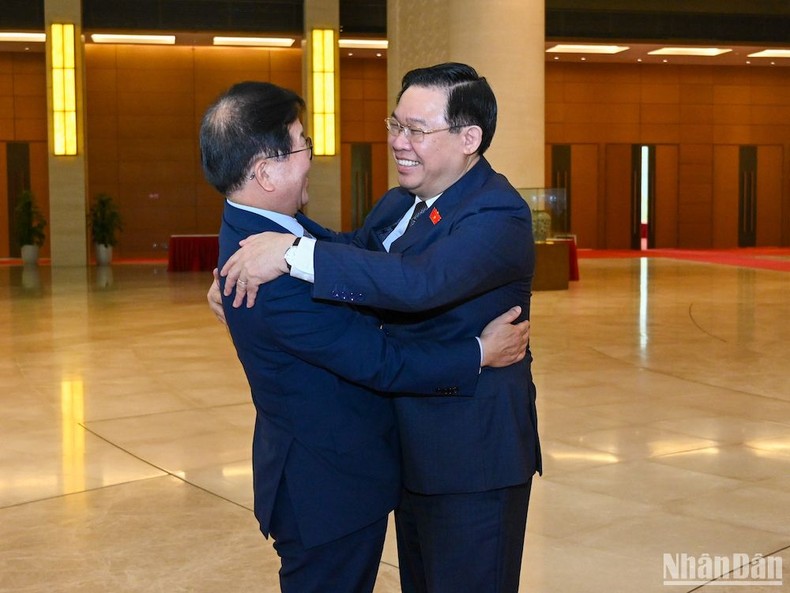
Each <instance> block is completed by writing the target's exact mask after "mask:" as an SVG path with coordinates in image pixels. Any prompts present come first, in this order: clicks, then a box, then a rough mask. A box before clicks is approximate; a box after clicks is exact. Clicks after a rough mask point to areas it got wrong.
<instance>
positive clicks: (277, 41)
mask: <svg viewBox="0 0 790 593" xmlns="http://www.w3.org/2000/svg"><path fill="white" fill-rule="evenodd" d="M295 41H296V39H293V38H291V37H214V45H230V46H235V47H291V46H292V45H293V44H294V42H295Z"/></svg>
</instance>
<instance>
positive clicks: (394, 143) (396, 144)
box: [389, 130, 411, 150]
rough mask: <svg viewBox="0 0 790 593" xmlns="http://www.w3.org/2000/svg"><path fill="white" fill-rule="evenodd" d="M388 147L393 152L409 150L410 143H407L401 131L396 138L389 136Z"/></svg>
mask: <svg viewBox="0 0 790 593" xmlns="http://www.w3.org/2000/svg"><path fill="white" fill-rule="evenodd" d="M389 145H390V147H392V148H393V149H395V150H406V149H408V148H411V142H409V139H408V138H407V137H406V134H405V133H404V132H403V130H399V131H398V135H397V136H393V135H392V134H389Z"/></svg>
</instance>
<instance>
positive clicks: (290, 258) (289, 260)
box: [283, 237, 302, 272]
mask: <svg viewBox="0 0 790 593" xmlns="http://www.w3.org/2000/svg"><path fill="white" fill-rule="evenodd" d="M301 240H302V238H301V237H297V238H296V239H294V242H293V243H292V244H291V246H290V247H289V248H288V249H286V250H285V255H284V256H283V257H285V265H286V266H288V271H289V272H290V271H291V265H292V264H293V262H294V257H296V246H297V245H299V241H301Z"/></svg>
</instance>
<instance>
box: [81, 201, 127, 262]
mask: <svg viewBox="0 0 790 593" xmlns="http://www.w3.org/2000/svg"><path fill="white" fill-rule="evenodd" d="M88 222H89V225H90V229H91V237H93V243H94V245H95V249H96V263H97V264H99V265H100V266H106V265H107V264H109V263H110V262H111V261H112V248H113V245H115V244H116V243H117V242H118V238H117V236H116V233H117V232H118V231H120V230H123V223H122V221H121V212H120V210H118V206H117V205H116V204H115V201H114V200H113V199H112V198H111V197H110V196H108V195H107V194H99V195H98V196H96V199H95V200H94V201H93V204H91V207H90V210H89V212H88Z"/></svg>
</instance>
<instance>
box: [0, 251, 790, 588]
mask: <svg viewBox="0 0 790 593" xmlns="http://www.w3.org/2000/svg"><path fill="white" fill-rule="evenodd" d="M581 278H582V279H581V281H580V282H578V283H573V284H572V286H571V287H570V289H569V290H568V291H556V292H541V293H537V294H536V295H535V297H534V306H533V315H532V320H533V338H532V339H533V353H534V356H535V367H534V371H535V378H536V383H537V386H538V396H539V411H540V423H541V424H540V426H541V434H542V438H543V444H544V451H545V474H544V476H543V477H542V478H541V479H538V480H536V481H535V485H534V488H533V499H532V506H531V509H530V516H529V522H528V528H527V531H528V533H527V545H526V550H525V552H524V562H523V570H522V587H521V590H522V591H525V592H530V593H533V592H534V593H616V592H624V593H626V592H627V593H632V592H638V593H651V592H667V593H672V592H675V591H678V592H688V591H691V590H695V591H696V590H700V591H702V593H706V592H708V591H714V592H718V593H728V592H729V593H732V592H745V593H749V592H753V593H759V592H760V591H768V592H777V591H790V346H788V344H790V273H787V272H777V271H769V270H756V269H748V268H741V267H735V266H723V265H713V264H706V263H699V262H690V261H675V260H672V259H664V258H662V259H657V258H656V259H653V258H650V259H640V258H633V259H587V260H582V261H581ZM208 282H209V276H208V274H206V273H201V274H198V273H182V274H168V273H167V272H166V271H165V266H164V264H162V265H159V264H145V265H129V264H116V265H114V266H113V267H112V268H108V269H97V268H91V269H88V270H84V269H77V270H74V269H51V268H49V267H41V268H39V269H37V270H36V269H33V270H30V269H23V268H21V267H19V266H11V265H0V303H2V307H0V351H1V352H2V358H0V410H2V413H0V591H2V592H3V593H5V592H9V593H10V592H14V593H40V592H44V591H47V592H52V591H55V592H58V593H71V592H80V593H126V592H129V593H131V592H135V593H137V592H139V593H151V592H162V593H177V592H189V593H225V592H237V591H238V592H240V591H244V592H246V593H270V592H275V591H277V565H278V562H277V558H276V556H275V554H274V552H273V550H272V548H271V546H270V544H269V543H268V542H266V540H264V539H263V537H262V536H261V535H260V533H259V532H258V530H257V525H256V523H255V520H254V518H253V515H252V512H251V510H250V508H251V503H252V499H251V486H250V467H249V464H250V433H251V427H252V414H253V411H252V407H251V404H250V403H249V393H248V389H247V386H246V382H245V380H244V376H243V374H242V371H241V367H240V365H239V363H238V361H237V360H236V357H235V353H234V351H233V348H232V345H231V343H230V340H229V339H228V337H227V335H226V332H225V330H224V329H223V328H222V327H221V326H220V325H219V324H218V323H216V321H215V320H214V319H213V317H212V316H211V315H210V314H209V312H208V309H207V307H206V305H205V301H204V293H205V289H206V286H207V284H208ZM665 554H669V555H671V557H675V555H680V554H686V555H688V556H689V557H691V558H692V559H700V558H707V557H706V556H704V555H705V554H709V555H710V557H711V558H713V557H717V556H719V557H727V558H730V557H734V556H733V555H736V554H742V555H748V557H749V558H754V557H755V555H756V554H762V555H763V556H770V555H773V556H771V559H772V561H774V562H775V561H776V559H779V558H781V559H782V561H783V573H782V575H781V576H780V579H781V578H782V577H783V581H782V584H779V585H769V584H767V583H765V584H763V583H764V581H759V582H758V581H756V580H755V582H753V583H752V584H751V585H750V586H744V584H743V583H731V584H730V585H728V586H712V585H707V586H704V587H702V588H701V589H696V588H695V586H693V585H678V584H675V583H674V582H672V578H673V577H672V575H671V574H669V575H668V573H667V572H666V570H665V565H664V563H665V556H664V555H665ZM737 558H743V556H737ZM397 561H398V560H397V555H396V553H395V549H394V546H393V545H392V542H391V541H389V540H388V543H387V547H386V550H385V554H384V558H383V562H382V565H381V571H380V578H379V581H378V584H377V588H376V593H394V592H396V591H399V588H398V579H397V570H396V568H395V567H396V566H397ZM773 566H774V567H775V566H776V564H775V563H774V565H773ZM733 568H735V566H733ZM668 576H669V579H670V582H669V583H667V584H664V580H665V579H667V578H668ZM753 580H754V579H753ZM328 593H336V592H328ZM337 593H339V592H337ZM481 593H486V592H481Z"/></svg>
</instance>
